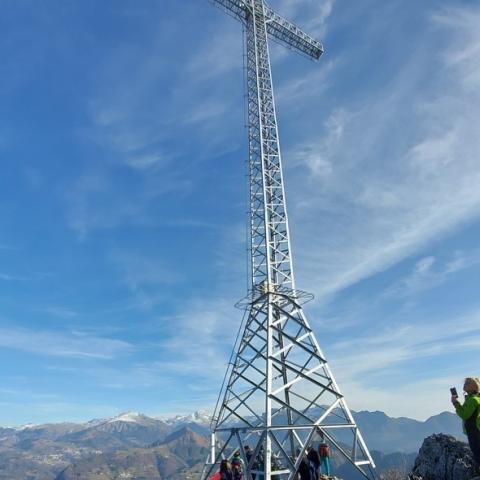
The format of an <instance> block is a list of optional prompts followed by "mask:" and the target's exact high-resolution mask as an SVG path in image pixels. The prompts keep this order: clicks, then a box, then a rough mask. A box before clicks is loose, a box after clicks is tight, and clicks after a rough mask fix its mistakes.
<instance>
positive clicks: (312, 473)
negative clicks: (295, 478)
mask: <svg viewBox="0 0 480 480" xmlns="http://www.w3.org/2000/svg"><path fill="white" fill-rule="evenodd" d="M330 470H331V467H330V449H329V448H328V445H327V444H326V443H323V442H322V443H320V444H319V445H318V449H315V447H313V446H312V447H310V448H309V449H308V452H307V455H306V456H304V457H303V458H302V460H301V462H300V466H299V467H298V474H299V476H300V479H301V480H318V477H319V474H320V473H325V474H326V475H330Z"/></svg>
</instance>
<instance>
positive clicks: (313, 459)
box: [307, 447, 320, 480]
mask: <svg viewBox="0 0 480 480" xmlns="http://www.w3.org/2000/svg"><path fill="white" fill-rule="evenodd" d="M307 460H308V463H309V467H310V474H311V477H312V479H313V480H318V467H320V457H319V456H318V452H317V451H316V450H315V449H314V448H313V447H310V448H309V450H308V454H307Z"/></svg>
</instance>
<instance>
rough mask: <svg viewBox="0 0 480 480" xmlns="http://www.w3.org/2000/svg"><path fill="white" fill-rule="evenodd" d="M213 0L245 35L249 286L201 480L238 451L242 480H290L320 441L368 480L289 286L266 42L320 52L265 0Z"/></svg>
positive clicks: (367, 462) (355, 438)
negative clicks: (242, 318)
mask: <svg viewBox="0 0 480 480" xmlns="http://www.w3.org/2000/svg"><path fill="white" fill-rule="evenodd" d="M211 1H212V2H213V3H214V4H216V5H218V6H220V7H222V8H223V9H224V10H225V11H226V12H227V13H229V14H231V15H232V16H234V17H236V18H237V19H238V20H240V22H241V23H242V24H243V27H244V31H245V41H246V57H247V59H246V84H247V100H248V102H247V103H248V106H247V113H248V143H249V158H248V163H249V202H250V205H249V207H250V217H249V219H250V245H249V250H250V272H249V275H250V280H251V289H250V291H249V293H248V295H247V297H246V298H245V300H244V301H243V302H241V303H240V306H242V307H245V309H246V316H245V319H246V320H245V322H242V325H241V327H240V331H239V337H238V339H237V342H236V345H235V348H234V355H233V356H232V359H231V362H230V364H229V367H228V369H227V373H226V376H225V381H224V384H223V386H222V389H221V392H220V396H219V400H218V402H217V407H216V409H215V413H214V416H213V419H212V442H211V451H210V454H209V458H208V459H207V462H206V464H205V467H204V469H203V472H202V477H201V480H206V479H208V478H209V477H210V476H211V475H212V474H213V472H215V471H216V470H217V469H218V466H219V463H220V461H221V460H222V459H224V458H227V459H228V458H231V457H232V456H233V455H234V453H235V452H236V451H239V452H240V455H241V458H242V460H243V463H244V473H245V474H246V480H253V479H254V478H255V477H257V478H259V479H260V480H271V479H272V478H273V477H274V478H275V479H277V480H294V479H295V476H296V474H297V472H298V468H299V466H300V463H301V460H302V458H303V456H304V454H305V453H306V451H307V449H309V448H310V447H312V446H313V447H317V446H318V442H319V441H324V442H327V443H328V444H329V445H330V446H331V447H332V448H333V450H335V452H337V454H339V455H340V456H343V457H344V458H345V459H346V460H347V461H349V462H351V463H352V465H353V466H354V467H355V468H356V469H357V471H358V472H359V474H360V475H361V476H363V477H365V478H368V479H372V478H374V471H373V468H374V467H375V465H374V463H373V460H372V458H371V456H370V453H369V451H368V449H367V446H366V444H365V442H364V440H363V438H362V435H361V433H360V431H359V429H358V427H357V425H356V423H355V420H354V418H353V416H352V414H351V412H350V410H349V408H348V406H347V403H346V401H345V399H344V397H343V395H342V393H341V392H340V389H339V387H338V385H337V383H336V381H335V379H334V377H333V375H332V372H331V370H330V368H329V366H328V364H327V361H326V359H325V357H324V355H323V353H322V351H321V349H320V347H319V345H318V342H317V340H316V338H315V335H314V333H313V331H312V329H311V328H310V326H309V324H308V321H307V319H306V317H305V315H304V312H303V308H302V305H303V303H305V301H307V300H309V299H310V298H311V295H308V294H306V293H305V292H302V291H300V290H298V289H297V288H296V287H295V281H294V275H293V268H292V260H291V248H290V236H289V228H288V217H287V209H286V201H285V190H284V183H283V175H282V163H281V155H280V145H279V140H278V128H277V118H276V112H275V102H274V96H273V87H272V76H271V67H270V57H269V49H268V37H272V38H273V39H274V40H276V41H278V42H280V43H282V44H283V45H285V46H286V47H288V48H291V49H293V50H296V51H297V52H300V53H302V54H304V55H306V56H307V57H310V58H313V59H316V60H318V59H319V58H320V56H321V55H322V53H323V47H322V45H321V44H320V43H319V42H318V41H316V40H315V39H313V38H312V37H310V36H309V35H307V34H306V33H304V32H303V31H302V30H300V29H299V28H298V27H297V26H296V25H294V24H293V23H291V22H289V21H288V20H286V19H285V18H283V17H281V16H280V15H278V14H277V13H276V12H275V11H274V10H272V9H271V8H270V7H269V6H268V5H267V4H266V3H265V1H264V0H211ZM247 445H248V446H249V447H251V448H252V451H251V452H249V453H247V452H246V450H245V449H244V447H246V446H247Z"/></svg>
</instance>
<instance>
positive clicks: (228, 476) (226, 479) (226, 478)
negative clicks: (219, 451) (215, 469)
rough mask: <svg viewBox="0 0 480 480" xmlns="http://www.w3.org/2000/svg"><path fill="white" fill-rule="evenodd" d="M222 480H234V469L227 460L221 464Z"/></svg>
mask: <svg viewBox="0 0 480 480" xmlns="http://www.w3.org/2000/svg"><path fill="white" fill-rule="evenodd" d="M220 480H233V474H232V469H231V467H230V463H229V461H228V460H226V459H225V460H222V461H221V462H220Z"/></svg>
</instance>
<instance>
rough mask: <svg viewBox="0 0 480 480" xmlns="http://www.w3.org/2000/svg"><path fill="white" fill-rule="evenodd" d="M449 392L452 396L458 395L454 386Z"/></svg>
mask: <svg viewBox="0 0 480 480" xmlns="http://www.w3.org/2000/svg"><path fill="white" fill-rule="evenodd" d="M450 393H451V394H452V397H458V393H457V389H456V388H455V387H452V388H451V389H450Z"/></svg>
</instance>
